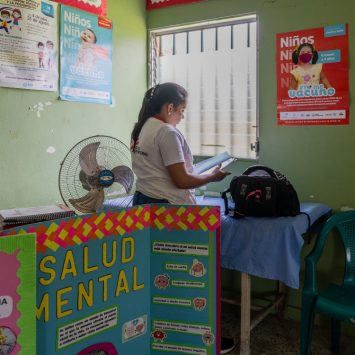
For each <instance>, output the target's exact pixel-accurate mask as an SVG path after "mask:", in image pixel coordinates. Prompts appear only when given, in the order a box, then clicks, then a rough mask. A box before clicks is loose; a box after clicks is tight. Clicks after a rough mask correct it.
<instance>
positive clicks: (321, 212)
mask: <svg viewBox="0 0 355 355" xmlns="http://www.w3.org/2000/svg"><path fill="white" fill-rule="evenodd" d="M229 203H230V202H229ZM197 204H199V205H219V206H221V239H222V242H221V244H222V245H221V266H222V267H225V268H228V269H232V270H238V271H241V272H245V273H247V274H250V275H255V276H259V277H263V278H267V279H272V280H279V281H282V282H284V283H285V284H286V285H287V286H289V287H292V288H296V289H298V288H299V271H300V268H301V257H300V255H301V249H302V246H303V243H304V239H303V237H302V234H304V233H306V232H307V229H308V219H307V216H305V215H299V216H296V217H279V218H269V217H263V218H256V217H247V218H243V219H239V220H237V219H234V218H231V217H229V216H225V215H224V202H223V200H222V199H217V198H208V197H205V196H202V197H198V198H197ZM230 204H231V203H230ZM301 211H302V212H306V213H308V214H309V216H310V218H311V224H313V223H314V222H315V221H316V220H317V219H318V218H320V217H322V216H324V217H325V220H326V219H328V218H329V217H330V216H331V214H332V209H331V208H330V207H328V206H327V205H324V204H322V203H301ZM320 228H321V226H318V227H316V228H314V229H312V232H318V231H319V229H320Z"/></svg>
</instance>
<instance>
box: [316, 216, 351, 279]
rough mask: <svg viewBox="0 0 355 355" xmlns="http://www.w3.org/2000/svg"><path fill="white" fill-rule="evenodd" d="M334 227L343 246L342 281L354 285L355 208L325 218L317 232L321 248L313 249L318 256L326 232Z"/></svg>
mask: <svg viewBox="0 0 355 355" xmlns="http://www.w3.org/2000/svg"><path fill="white" fill-rule="evenodd" d="M334 227H336V228H338V230H339V232H340V234H341V237H342V239H343V243H344V248H345V258H346V269H345V276H344V283H345V284H352V285H355V210H354V211H347V212H341V213H338V214H336V215H334V216H333V217H331V218H329V219H328V220H327V222H326V223H325V224H324V226H323V228H322V230H321V231H320V233H319V234H318V238H319V242H320V245H321V249H319V250H318V251H315V252H316V253H319V255H318V258H319V257H320V255H321V253H322V251H323V247H324V242H325V239H326V237H327V234H328V233H329V231H330V230H331V229H332V228H334ZM317 241H318V239H317ZM312 253H313V252H312Z"/></svg>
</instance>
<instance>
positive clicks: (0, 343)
mask: <svg viewBox="0 0 355 355" xmlns="http://www.w3.org/2000/svg"><path fill="white" fill-rule="evenodd" d="M16 342H17V338H16V335H15V333H14V332H13V331H12V330H11V329H10V328H6V327H1V326H0V355H9V354H11V353H12V350H14V348H15V346H16Z"/></svg>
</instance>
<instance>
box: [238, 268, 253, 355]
mask: <svg viewBox="0 0 355 355" xmlns="http://www.w3.org/2000/svg"><path fill="white" fill-rule="evenodd" d="M250 303H251V280H250V275H249V274H246V273H244V272H242V300H241V307H242V309H241V334H240V355H250V354H251V353H250Z"/></svg>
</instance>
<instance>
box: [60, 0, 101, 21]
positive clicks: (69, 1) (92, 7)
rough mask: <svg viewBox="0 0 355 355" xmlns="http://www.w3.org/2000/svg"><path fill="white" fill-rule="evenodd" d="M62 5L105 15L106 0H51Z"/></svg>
mask: <svg viewBox="0 0 355 355" xmlns="http://www.w3.org/2000/svg"><path fill="white" fill-rule="evenodd" d="M53 1H56V2H59V3H61V4H63V5H68V6H72V7H75V8H77V9H80V10H83V11H87V12H90V13H92V14H94V15H97V16H101V17H106V16H107V0H94V1H93V0H53Z"/></svg>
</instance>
